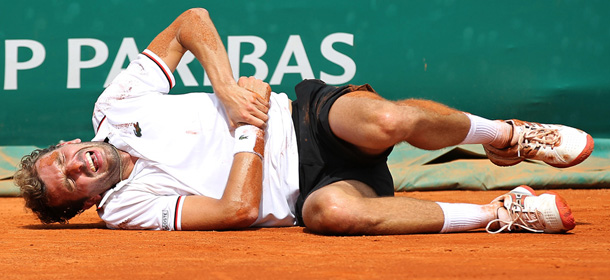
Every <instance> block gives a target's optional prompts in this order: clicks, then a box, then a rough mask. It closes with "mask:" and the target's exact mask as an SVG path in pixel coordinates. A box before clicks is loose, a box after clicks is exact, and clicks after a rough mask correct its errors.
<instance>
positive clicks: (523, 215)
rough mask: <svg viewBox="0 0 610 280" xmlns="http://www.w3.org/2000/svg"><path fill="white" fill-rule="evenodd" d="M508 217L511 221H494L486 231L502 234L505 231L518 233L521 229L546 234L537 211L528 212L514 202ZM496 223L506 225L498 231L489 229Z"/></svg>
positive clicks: (488, 225)
mask: <svg viewBox="0 0 610 280" xmlns="http://www.w3.org/2000/svg"><path fill="white" fill-rule="evenodd" d="M508 215H509V217H510V221H504V220H501V219H499V218H498V219H494V220H492V221H490V222H489V223H488V224H487V226H486V227H485V230H486V231H487V232H489V233H491V234H495V233H500V232H502V231H504V230H508V231H512V230H515V231H518V230H520V229H525V230H528V231H531V232H544V230H543V229H544V225H543V224H542V222H541V220H540V218H539V217H538V213H537V212H536V210H533V211H527V210H526V209H524V208H523V205H521V203H517V202H514V201H513V203H511V206H510V208H509V209H508ZM496 222H500V223H505V224H504V225H503V226H501V227H500V228H499V229H498V230H495V231H492V230H490V229H489V228H490V227H491V225H493V224H494V223H496Z"/></svg>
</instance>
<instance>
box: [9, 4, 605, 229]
mask: <svg viewBox="0 0 610 280" xmlns="http://www.w3.org/2000/svg"><path fill="white" fill-rule="evenodd" d="M187 50H189V51H191V52H192V53H193V54H194V55H195V56H196V57H197V59H198V60H199V62H200V63H201V64H202V65H203V67H204V69H205V71H206V73H207V74H208V75H209V77H210V80H211V82H212V85H213V88H214V92H215V94H206V93H190V94H184V95H168V94H167V93H168V92H169V90H170V89H171V88H172V87H173V86H174V77H173V75H172V72H173V71H174V69H176V66H177V65H178V62H179V61H180V58H181V57H182V55H183V54H184V53H185V52H186V51H187ZM295 90H296V96H297V99H296V101H295V102H292V103H291V101H290V100H289V99H288V98H287V96H286V95H285V94H283V93H280V94H277V93H271V96H270V99H269V101H267V100H266V98H265V97H264V94H263V95H260V94H258V93H259V92H263V93H264V92H266V91H270V88H269V86H268V85H267V84H266V83H264V82H262V81H260V80H256V79H254V78H241V79H240V80H239V82H237V83H236V82H235V80H234V79H233V77H232V71H231V68H230V65H229V60H228V58H227V54H226V52H225V49H224V46H223V44H222V42H221V40H220V38H219V36H218V34H217V31H216V29H215V27H214V25H213V23H212V21H211V19H210V17H209V15H208V12H207V11H206V10H204V9H191V10H188V11H186V12H184V13H183V14H181V15H180V16H179V17H178V18H177V19H176V20H175V21H174V22H173V23H172V24H171V25H170V26H169V27H168V28H167V29H165V30H164V31H163V32H161V33H160V34H159V35H157V37H156V38H155V39H154V40H153V41H152V43H151V44H150V45H149V46H148V47H147V49H146V50H145V51H144V52H143V53H142V54H141V55H140V56H139V57H138V58H137V59H136V60H134V61H132V62H131V64H130V65H129V66H128V68H127V69H126V70H125V71H123V72H122V73H121V74H120V75H119V76H117V78H116V79H115V80H114V81H113V82H112V84H111V85H110V86H109V87H108V88H107V89H106V90H105V91H104V92H103V93H102V94H101V95H100V97H99V99H98V100H97V102H96V104H95V109H94V113H93V125H94V129H95V132H96V135H95V137H94V138H93V141H92V142H87V143H81V142H80V140H78V139H77V140H73V141H70V142H68V143H64V144H60V145H57V146H52V147H50V148H47V149H44V150H37V151H34V152H32V154H31V155H28V156H25V157H24V158H23V160H22V162H21V165H20V169H19V170H18V171H17V173H16V174H15V181H16V183H17V184H18V185H19V186H20V187H21V190H22V194H23V197H24V198H25V201H26V206H27V207H28V208H30V209H32V211H33V212H34V213H36V215H37V216H38V217H39V218H40V219H41V220H42V222H45V223H52V222H66V221H68V220H69V219H70V218H72V217H73V216H75V215H76V214H78V213H80V212H82V211H83V210H85V209H88V208H89V207H91V206H93V205H97V210H98V213H99V215H100V217H101V218H102V219H103V220H104V221H105V222H106V224H107V226H108V227H109V228H114V229H158V230H160V229H163V230H222V229H240V228H246V227H276V226H293V225H300V226H304V227H307V228H308V229H310V230H311V231H313V232H317V233H322V234H408V233H439V232H441V233H448V232H459V231H467V230H471V229H478V228H487V230H488V231H489V232H500V231H516V230H522V229H527V230H530V231H534V232H546V233H557V232H565V231H568V230H571V229H572V228H574V225H575V222H574V218H573V216H572V214H571V211H570V209H569V207H568V205H567V204H566V202H565V201H564V200H563V199H562V198H561V197H560V196H559V195H557V194H554V193H547V194H542V195H540V196H536V195H535V193H534V191H533V190H532V189H531V188H529V187H527V186H521V187H517V188H515V189H514V190H512V191H510V192H509V193H507V194H505V195H502V196H500V197H498V198H497V199H495V200H493V201H492V202H491V203H489V204H486V205H475V204H457V203H438V202H432V201H423V200H417V199H412V198H406V197H393V194H394V188H393V182H392V177H391V175H390V172H389V170H388V166H387V164H386V159H387V156H388V154H389V153H390V151H391V150H392V147H393V146H394V145H395V144H397V143H400V142H403V141H405V142H408V143H409V144H411V145H413V146H415V147H419V148H422V149H439V148H443V147H447V146H452V145H458V144H483V145H484V147H485V151H486V152H487V155H488V157H489V159H490V160H491V161H492V162H493V163H495V164H497V165H500V166H509V165H514V164H517V163H519V162H521V161H523V160H524V159H532V160H540V161H544V162H546V163H548V164H550V165H552V166H556V167H569V166H573V165H575V164H578V163H580V162H582V161H583V160H585V159H586V158H587V157H588V156H589V155H590V153H591V152H592V150H593V140H592V138H591V136H589V135H588V134H586V133H585V132H582V131H580V130H577V129H574V128H570V127H566V126H561V125H545V124H538V123H529V122H523V121H519V120H508V121H492V120H487V119H484V118H481V117H478V116H474V115H470V114H466V113H464V112H460V111H457V110H454V109H451V108H448V107H446V106H444V105H441V104H438V103H435V102H432V101H426V100H413V99H409V100H403V101H398V102H393V101H388V100H385V99H383V98H382V97H381V96H379V95H378V94H377V93H375V91H374V90H373V89H372V88H371V87H370V86H368V85H363V86H354V85H347V86H342V87H334V86H329V85H326V84H325V83H323V82H322V81H319V80H306V81H303V82H301V83H299V84H298V85H297V86H296V88H295ZM240 123H246V124H248V125H241V126H238V125H237V124H240ZM235 127H237V128H235ZM263 131H264V136H263ZM263 150H264V151H263Z"/></svg>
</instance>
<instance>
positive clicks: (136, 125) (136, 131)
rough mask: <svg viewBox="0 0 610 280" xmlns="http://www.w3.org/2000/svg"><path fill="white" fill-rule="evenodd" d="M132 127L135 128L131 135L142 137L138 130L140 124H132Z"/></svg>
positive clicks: (139, 129) (140, 131) (140, 130)
mask: <svg viewBox="0 0 610 280" xmlns="http://www.w3.org/2000/svg"><path fill="white" fill-rule="evenodd" d="M133 127H134V128H135V129H134V130H133V134H135V135H136V136H137V137H142V129H141V128H140V123H139V122H136V123H134V124H133Z"/></svg>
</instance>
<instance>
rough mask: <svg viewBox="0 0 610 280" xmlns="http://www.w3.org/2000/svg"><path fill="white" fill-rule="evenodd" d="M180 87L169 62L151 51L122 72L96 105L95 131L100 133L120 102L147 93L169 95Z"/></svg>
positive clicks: (142, 54)
mask: <svg viewBox="0 0 610 280" xmlns="http://www.w3.org/2000/svg"><path fill="white" fill-rule="evenodd" d="M175 84H176V80H175V78H174V75H173V74H172V72H171V70H170V69H169V67H168V66H167V65H166V64H165V62H164V61H163V60H162V59H161V58H160V57H159V56H157V55H156V54H155V53H153V52H152V51H150V50H144V51H143V52H142V53H141V54H139V55H138V57H137V58H136V59H135V60H133V61H131V62H130V63H129V65H128V66H127V69H125V70H123V71H121V73H120V74H119V75H117V76H116V78H114V80H113V81H112V82H111V83H110V85H109V86H108V87H107V88H106V89H105V90H104V91H103V92H102V94H101V95H100V96H99V98H98V99H97V102H96V103H95V109H94V112H93V128H94V129H95V130H96V131H97V130H98V128H99V125H100V124H101V123H102V121H103V119H104V118H105V117H106V115H107V111H108V110H109V109H111V108H113V107H117V105H118V103H121V102H129V100H132V99H133V98H137V97H140V96H143V95H146V94H167V93H169V91H170V90H171V88H172V87H174V85H175Z"/></svg>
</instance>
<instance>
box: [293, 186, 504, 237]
mask: <svg viewBox="0 0 610 280" xmlns="http://www.w3.org/2000/svg"><path fill="white" fill-rule="evenodd" d="M473 206H478V205H473ZM478 207H481V210H482V211H489V212H491V215H489V218H488V220H485V221H483V223H482V224H481V225H480V226H479V227H484V226H485V225H486V224H487V222H489V221H491V220H492V219H494V218H495V212H496V209H497V208H498V207H499V206H491V205H481V206H478ZM303 220H304V222H305V225H306V226H307V228H308V229H310V230H312V231H315V232H318V233H323V234H349V235H353V234H370V235H379V234H409V233H439V232H441V229H443V225H444V220H445V216H444V213H443V210H442V209H441V207H440V206H439V204H437V203H436V202H432V201H425V200H419V199H414V198H408V197H376V195H375V192H374V191H373V190H372V189H371V188H370V187H369V186H367V185H365V184H363V183H361V182H358V181H354V180H346V181H340V182H336V183H333V184H331V185H328V186H326V187H324V188H321V189H319V190H317V191H315V192H313V193H312V194H311V195H310V196H309V197H308V198H307V200H305V204H304V206H303ZM470 229H472V228H470Z"/></svg>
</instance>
